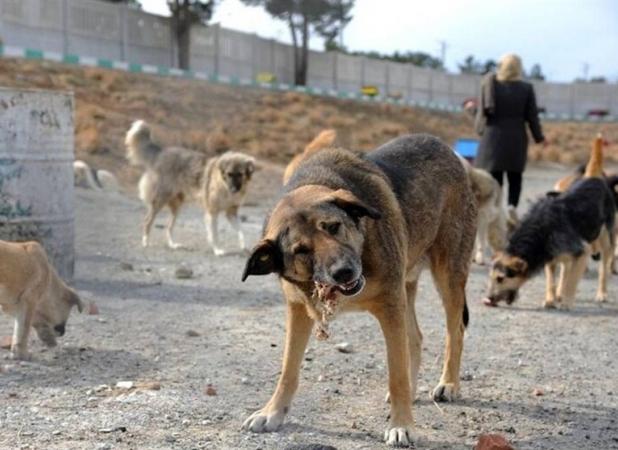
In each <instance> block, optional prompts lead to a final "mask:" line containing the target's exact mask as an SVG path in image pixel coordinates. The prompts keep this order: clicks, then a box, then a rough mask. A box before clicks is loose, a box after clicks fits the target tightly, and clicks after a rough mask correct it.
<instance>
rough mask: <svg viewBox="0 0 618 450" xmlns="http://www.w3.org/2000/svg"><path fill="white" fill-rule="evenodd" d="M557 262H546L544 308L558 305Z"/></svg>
mask: <svg viewBox="0 0 618 450" xmlns="http://www.w3.org/2000/svg"><path fill="white" fill-rule="evenodd" d="M555 276H556V263H548V264H545V303H544V304H543V307H544V308H547V309H553V308H555V307H556V280H555Z"/></svg>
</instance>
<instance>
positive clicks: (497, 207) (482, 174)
mask: <svg viewBox="0 0 618 450" xmlns="http://www.w3.org/2000/svg"><path fill="white" fill-rule="evenodd" d="M458 156H459V155H458ZM459 159H460V161H461V163H462V164H463V166H464V168H465V169H466V173H467V174H468V178H469V180H470V185H471V187H472V193H473V194H474V199H475V200H476V204H477V208H478V228H477V232H476V244H475V252H474V262H475V263H477V264H479V265H484V264H485V255H486V253H487V248H488V247H491V249H492V250H493V252H494V253H497V252H499V251H501V250H504V247H505V246H506V240H507V234H508V219H507V214H506V210H505V209H504V205H503V202H502V188H501V187H500V184H498V182H497V181H496V180H495V178H494V177H492V176H491V174H490V173H489V172H487V171H485V170H483V169H477V168H476V167H473V166H472V164H470V163H469V162H468V161H466V160H465V159H464V158H462V157H460V158H459Z"/></svg>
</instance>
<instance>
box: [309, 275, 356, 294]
mask: <svg viewBox="0 0 618 450" xmlns="http://www.w3.org/2000/svg"><path fill="white" fill-rule="evenodd" d="M365 283H366V280H365V277H364V276H363V275H361V276H360V277H358V278H357V279H355V280H353V281H350V282H348V283H343V284H327V283H321V282H316V284H317V285H318V286H321V289H322V291H323V292H324V295H325V296H326V297H333V298H334V297H335V295H336V294H340V295H342V296H344V297H353V296H355V295H357V294H359V293H360V292H361V291H362V290H363V289H364V288H365Z"/></svg>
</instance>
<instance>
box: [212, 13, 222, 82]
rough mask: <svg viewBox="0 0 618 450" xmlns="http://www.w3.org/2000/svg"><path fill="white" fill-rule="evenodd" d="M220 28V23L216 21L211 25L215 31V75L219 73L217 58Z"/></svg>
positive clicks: (218, 56) (219, 50)
mask: <svg viewBox="0 0 618 450" xmlns="http://www.w3.org/2000/svg"><path fill="white" fill-rule="evenodd" d="M220 28H221V25H220V24H218V23H217V24H214V25H213V29H214V33H215V75H216V76H218V75H219V70H220V69H221V67H220V61H219V58H220V57H221V49H220V48H219V43H220V36H219V35H220Z"/></svg>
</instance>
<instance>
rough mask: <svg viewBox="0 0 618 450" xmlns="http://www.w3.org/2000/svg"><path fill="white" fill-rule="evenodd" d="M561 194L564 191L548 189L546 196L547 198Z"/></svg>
mask: <svg viewBox="0 0 618 450" xmlns="http://www.w3.org/2000/svg"><path fill="white" fill-rule="evenodd" d="M560 194H562V192H560V191H547V192H546V193H545V197H547V198H555V197H558V196H559V195H560Z"/></svg>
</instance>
